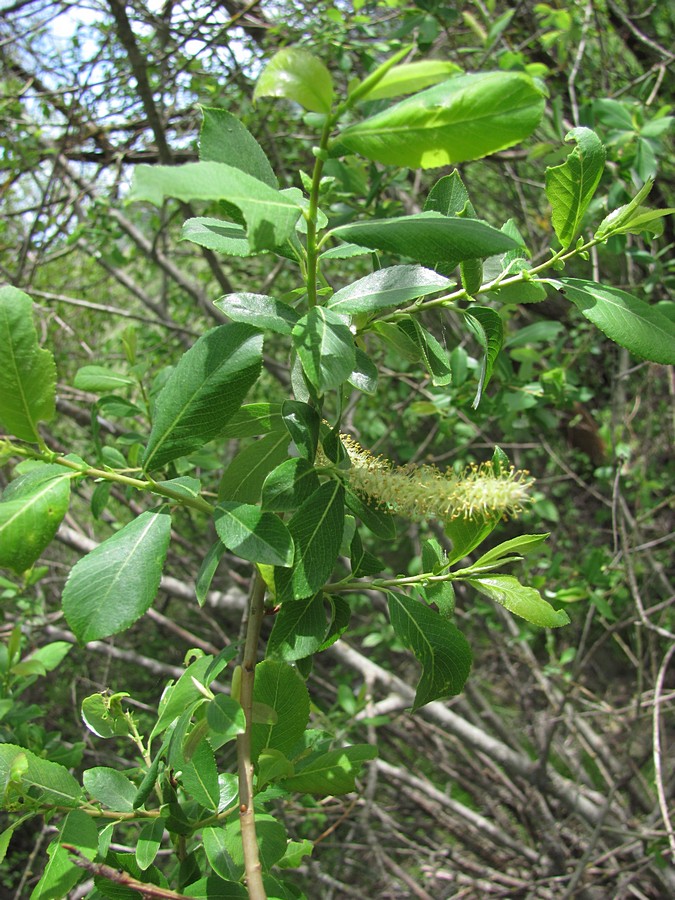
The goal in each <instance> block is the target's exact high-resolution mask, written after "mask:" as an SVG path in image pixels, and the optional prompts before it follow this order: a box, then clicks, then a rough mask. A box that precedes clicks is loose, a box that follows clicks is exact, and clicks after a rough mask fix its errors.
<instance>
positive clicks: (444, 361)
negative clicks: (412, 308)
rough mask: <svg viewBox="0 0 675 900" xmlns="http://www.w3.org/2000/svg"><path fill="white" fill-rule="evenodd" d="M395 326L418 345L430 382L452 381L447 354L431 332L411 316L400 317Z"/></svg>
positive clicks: (438, 384) (443, 383)
mask: <svg viewBox="0 0 675 900" xmlns="http://www.w3.org/2000/svg"><path fill="white" fill-rule="evenodd" d="M397 326H398V328H399V329H400V330H401V331H403V332H404V333H405V334H406V335H407V336H408V337H409V338H410V340H411V341H413V342H415V343H416V344H417V346H418V347H419V349H420V355H421V358H422V360H423V362H424V365H425V366H426V369H427V372H428V373H429V375H431V382H432V384H434V385H437V386H442V385H445V384H450V382H451V381H452V369H451V368H450V360H449V358H448V354H447V353H446V352H445V350H444V349H443V347H441V345H440V344H439V342H438V341H437V340H436V338H435V337H434V336H433V334H431V332H430V331H427V330H426V328H423V327H422V326H421V325H420V323H419V322H418V320H417V319H416V318H412V317H410V318H406V319H401V320H400V321H399V322H398V323H397Z"/></svg>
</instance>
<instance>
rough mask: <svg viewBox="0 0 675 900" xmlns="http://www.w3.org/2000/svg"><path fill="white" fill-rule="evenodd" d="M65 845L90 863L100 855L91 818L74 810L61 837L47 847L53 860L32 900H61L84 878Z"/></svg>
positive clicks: (69, 814) (48, 865) (65, 823)
mask: <svg viewBox="0 0 675 900" xmlns="http://www.w3.org/2000/svg"><path fill="white" fill-rule="evenodd" d="M62 843H65V844H72V845H73V846H74V847H77V849H78V851H79V852H80V853H81V854H82V856H84V857H85V858H86V859H88V860H90V861H91V860H93V859H94V858H95V857H96V854H97V852H98V831H97V829H96V825H95V824H94V822H93V820H92V819H91V817H90V816H88V815H87V814H86V813H84V812H81V811H80V810H73V811H72V812H70V813H68V816H67V817H66V819H65V820H64V822H63V826H62V827H61V831H60V834H59V836H58V838H56V839H55V840H54V841H52V843H51V844H50V845H49V847H48V848H47V855H48V857H49V861H48V862H47V865H46V866H45V869H44V872H43V873H42V877H41V878H40V880H39V882H38V883H37V884H36V885H35V887H34V888H33V891H32V893H31V895H30V900H61V898H63V897H67V896H69V895H70V890H71V889H72V888H73V887H75V885H76V884H78V883H79V882H80V881H82V880H83V878H84V874H85V873H84V871H83V869H82V868H81V867H80V866H77V865H76V864H75V863H74V862H73V861H72V860H71V857H70V854H69V852H68V851H67V850H66V849H65V848H64V847H62V846H61V844H62Z"/></svg>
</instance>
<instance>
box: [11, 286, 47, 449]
mask: <svg viewBox="0 0 675 900" xmlns="http://www.w3.org/2000/svg"><path fill="white" fill-rule="evenodd" d="M0 372H2V390H0V424H2V425H3V426H4V428H5V429H6V430H7V431H8V432H9V433H10V434H13V435H15V436H16V437H18V438H19V439H20V440H22V441H30V442H31V443H34V442H36V441H37V440H38V431H37V426H38V422H49V421H51V419H53V418H54V411H55V407H54V392H55V386H56V366H55V364H54V357H53V356H52V354H51V353H50V352H49V350H42V349H41V348H40V347H39V345H38V340H37V332H36V331H35V325H34V324H33V301H32V300H31V298H30V297H29V296H28V294H25V293H24V292H23V291H20V290H18V288H15V287H9V286H7V287H3V288H0Z"/></svg>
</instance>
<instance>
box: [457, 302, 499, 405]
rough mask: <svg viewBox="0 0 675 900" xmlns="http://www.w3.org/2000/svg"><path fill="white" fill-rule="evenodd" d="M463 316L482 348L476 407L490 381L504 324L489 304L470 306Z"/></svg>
mask: <svg viewBox="0 0 675 900" xmlns="http://www.w3.org/2000/svg"><path fill="white" fill-rule="evenodd" d="M465 318H466V323H467V325H469V327H470V328H471V330H472V331H473V333H474V334H475V336H476V338H477V340H478V343H479V344H480V346H481V348H482V350H483V358H482V360H481V370H480V378H479V381H478V388H477V389H476V396H475V398H474V401H473V404H472V406H473V408H474V409H477V408H478V404H479V403H480V401H481V397H482V396H483V391H484V390H485V388H486V387H487V385H488V382H489V381H490V377H491V375H492V369H493V367H494V364H495V360H496V359H497V357H498V356H499V351H500V350H501V349H502V344H503V342H504V326H503V325H502V320H501V318H500V316H499V313H498V312H496V310H494V309H491V308H490V307H489V306H483V307H481V306H471V307H470V309H469V311H467V313H466V315H465Z"/></svg>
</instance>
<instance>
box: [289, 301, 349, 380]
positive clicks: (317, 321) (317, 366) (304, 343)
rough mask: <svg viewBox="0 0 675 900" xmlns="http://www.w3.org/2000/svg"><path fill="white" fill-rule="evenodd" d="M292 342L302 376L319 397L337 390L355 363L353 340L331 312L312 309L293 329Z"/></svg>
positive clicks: (316, 308) (338, 317) (341, 322)
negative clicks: (300, 364)
mask: <svg viewBox="0 0 675 900" xmlns="http://www.w3.org/2000/svg"><path fill="white" fill-rule="evenodd" d="M293 343H294V345H295V349H296V351H297V353H298V357H299V358H300V362H301V363H302V368H303V371H304V373H305V375H306V376H307V378H308V380H309V381H310V383H311V384H312V385H313V386H314V388H315V389H316V390H317V391H318V392H319V393H320V394H323V393H325V392H326V391H329V390H331V389H333V388H337V387H339V386H340V385H341V384H343V383H344V382H345V381H346V380H347V379H348V378H349V376H350V375H351V373H352V370H353V368H354V365H355V363H356V352H355V349H354V339H353V336H352V333H351V331H350V330H349V328H348V326H347V325H345V323H344V321H343V320H342V319H341V318H340V316H338V315H337V314H336V313H334V312H333V311H332V310H329V309H325V308H324V307H322V306H313V307H312V308H311V309H310V311H309V312H308V313H307V315H305V316H303V317H302V319H300V321H299V322H298V324H297V325H296V326H295V328H294V329H293Z"/></svg>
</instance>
